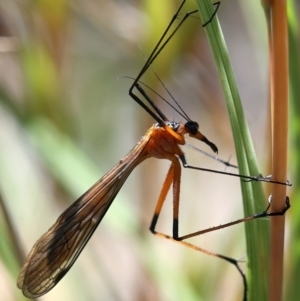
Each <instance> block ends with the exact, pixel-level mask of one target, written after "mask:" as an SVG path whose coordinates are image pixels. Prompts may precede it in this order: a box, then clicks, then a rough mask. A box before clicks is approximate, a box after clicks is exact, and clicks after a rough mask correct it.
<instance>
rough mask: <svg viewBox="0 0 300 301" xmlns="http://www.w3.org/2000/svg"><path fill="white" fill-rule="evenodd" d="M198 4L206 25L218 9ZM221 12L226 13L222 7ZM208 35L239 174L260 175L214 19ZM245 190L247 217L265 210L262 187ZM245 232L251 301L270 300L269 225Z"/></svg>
mask: <svg viewBox="0 0 300 301" xmlns="http://www.w3.org/2000/svg"><path fill="white" fill-rule="evenodd" d="M196 2H197V4H198V8H199V13H200V17H201V20H202V22H203V23H204V22H205V21H206V20H209V18H210V16H211V15H212V13H213V9H214V8H213V6H212V3H211V2H210V1H208V0H202V1H199V0H198V1H196ZM220 9H222V4H221V6H220ZM205 31H206V34H207V38H208V40H209V43H210V46H211V50H212V53H213V56H214V59H215V63H216V67H217V69H218V72H219V76H220V80H221V84H222V88H223V91H224V95H225V99H226V105H227V110H228V114H229V118H230V122H231V128H232V133H233V138H234V143H235V149H236V156H237V161H238V165H239V171H240V173H241V174H245V175H249V174H250V175H258V174H259V173H260V172H259V168H258V164H257V161H256V156H255V152H254V147H253V143H252V140H251V135H250V133H249V129H248V126H247V122H246V119H245V115H244V111H243V107H242V103H241V99H240V95H239V91H238V88H237V84H236V80H235V77H234V73H233V69H232V66H231V63H230V59H229V54H228V50H227V47H226V44H225V40H224V36H223V34H222V31H221V27H220V24H219V22H218V20H217V18H214V20H213V21H212V22H211V23H210V24H209V25H208V26H206V27H205ZM241 190H242V197H243V206H244V214H245V216H249V215H252V214H255V213H258V212H261V211H263V210H264V209H265V206H266V201H265V196H264V194H263V190H262V186H261V184H260V183H249V182H248V183H245V182H242V181H241ZM245 232H246V243H247V263H248V271H247V279H248V286H249V292H248V300H256V301H258V300H267V289H268V271H269V261H268V257H269V246H268V241H269V240H268V238H269V223H268V222H266V221H265V220H260V221H259V220H257V221H252V222H249V223H246V224H245Z"/></svg>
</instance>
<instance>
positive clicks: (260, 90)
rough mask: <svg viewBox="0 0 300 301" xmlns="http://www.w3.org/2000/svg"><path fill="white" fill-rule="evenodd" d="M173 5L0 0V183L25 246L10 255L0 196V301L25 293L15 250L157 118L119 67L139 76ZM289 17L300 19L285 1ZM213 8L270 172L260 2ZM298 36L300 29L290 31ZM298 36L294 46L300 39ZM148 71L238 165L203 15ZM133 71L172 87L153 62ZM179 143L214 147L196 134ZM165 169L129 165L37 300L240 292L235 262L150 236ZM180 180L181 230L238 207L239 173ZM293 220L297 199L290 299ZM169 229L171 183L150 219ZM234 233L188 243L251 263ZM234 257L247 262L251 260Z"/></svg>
mask: <svg viewBox="0 0 300 301" xmlns="http://www.w3.org/2000/svg"><path fill="white" fill-rule="evenodd" d="M180 2H181V1H174V0H164V1H156V0H126V1H125V0H86V1H68V0H61V1H55V2H54V1H51V0H39V1H29V0H27V1H22V2H20V1H14V0H13V1H11V0H2V1H1V2H0V189H1V195H2V198H3V204H4V206H5V209H6V217H8V220H9V221H10V222H11V223H12V225H13V228H14V230H15V233H16V238H17V240H18V242H19V244H20V246H21V249H22V250H21V254H20V255H18V254H17V252H16V249H15V247H14V244H13V239H14V235H12V234H11V233H10V232H9V231H8V228H9V227H8V220H7V219H5V210H4V209H3V206H2V210H1V212H0V234H1V237H0V243H1V244H0V291H1V296H2V297H1V299H2V300H5V301H11V300H12V301H14V300H25V299H26V298H25V297H23V295H22V293H21V291H20V290H18V289H17V287H16V279H17V275H18V272H19V269H20V257H22V256H23V260H24V259H25V256H26V255H27V254H28V252H29V251H30V249H31V247H32V246H33V244H34V243H35V241H36V240H37V239H38V238H39V237H40V236H41V235H42V234H43V233H44V232H45V231H47V229H48V228H49V227H50V226H51V225H52V224H53V223H54V222H55V220H56V218H57V217H58V216H59V214H60V213H61V212H62V211H63V210H64V209H65V208H67V207H68V206H69V205H70V204H71V203H72V202H73V201H74V200H75V199H77V198H78V197H79V196H80V195H81V194H82V193H84V192H85V191H86V190H87V189H88V188H89V187H90V186H91V185H92V184H94V182H96V181H97V180H98V179H99V178H100V177H102V176H103V175H104V174H105V173H106V172H107V171H108V170H109V169H110V168H112V167H113V166H114V164H116V163H117V162H118V161H119V159H120V158H122V157H123V156H125V155H126V154H127V153H128V152H129V150H130V149H131V148H132V147H133V146H134V145H135V144H136V143H137V141H138V140H139V139H140V138H141V137H142V135H143V134H144V133H145V132H146V130H147V129H148V128H149V127H150V126H151V125H152V124H153V122H154V121H153V119H152V118H151V117H149V116H148V115H147V113H146V112H144V110H143V109H141V108H140V107H139V106H138V105H137V104H136V103H135V102H134V101H133V100H132V99H131V98H130V97H129V95H128V89H129V87H130V85H131V83H132V80H131V79H128V78H124V76H129V77H136V76H137V74H138V72H139V71H140V69H141V68H142V66H143V64H144V60H145V58H147V56H148V55H149V54H150V53H151V49H152V48H153V47H154V46H155V44H156V42H157V41H158V39H159V37H160V35H161V34H162V32H163V31H164V29H165V28H166V26H167V25H168V23H169V22H170V20H171V18H172V16H173V14H174V13H175V11H176V9H177V7H178V5H179V3H180ZM291 3H293V2H291ZM290 7H292V6H290ZM193 9H195V3H194V2H193V1H192V0H188V1H187V3H186V6H185V8H184V10H183V12H187V11H190V10H193ZM293 9H297V7H294V8H293ZM298 12H299V7H298ZM290 13H291V12H290ZM293 13H295V14H296V15H297V13H296V11H294V10H293ZM298 15H299V14H298ZM218 17H219V20H220V23H221V26H222V30H223V32H224V36H225V39H226V43H227V46H228V48H229V53H230V55H231V58H232V64H233V68H234V71H235V75H236V78H237V83H238V86H239V89H240V94H241V98H242V100H243V104H244V110H245V114H246V116H247V120H248V122H249V127H250V131H251V134H252V137H253V141H254V145H255V149H256V151H257V157H258V160H259V164H260V166H261V172H262V173H263V174H268V172H270V167H269V164H270V161H269V158H270V149H269V145H270V131H269V128H268V122H269V103H268V44H267V32H266V24H265V19H264V12H263V10H262V8H261V5H260V1H259V0H255V1H254V0H253V1H242V0H226V1H222V4H221V7H220V9H219V11H218ZM296 26H297V24H296ZM296 37H298V39H299V33H298V36H297V32H296ZM298 39H296V40H295V45H294V48H293V49H299V42H297V41H298ZM297 43H298V44H297ZM292 59H293V61H292ZM291 62H292V65H293V67H294V69H295V73H296V74H294V75H293V76H294V77H293V78H294V79H295V78H296V77H297V75H299V73H298V74H297V72H299V68H298V69H297V66H299V65H297V64H299V61H298V52H297V51H296V52H295V53H294V54H293V56H292V57H291ZM153 68H154V70H155V71H156V73H157V74H158V75H159V77H160V79H161V80H162V81H163V83H164V84H165V85H166V87H167V88H168V90H169V91H170V92H171V94H172V95H173V97H175V98H176V100H178V101H179V103H180V105H181V106H182V107H183V108H184V110H185V112H186V113H187V114H188V115H189V117H190V118H191V119H192V120H196V121H198V122H199V124H200V128H201V131H202V132H203V133H204V134H205V135H206V136H207V137H208V138H209V139H210V140H211V141H213V142H214V143H215V144H216V145H217V146H218V148H219V157H220V158H222V159H224V160H229V159H230V162H231V163H233V164H234V163H236V162H235V152H234V146H233V140H232V135H231V131H230V126H229V121H228V116H227V113H226V109H225V103H224V99H223V95H222V90H221V86H220V82H219V78H218V74H217V72H216V69H215V66H214V61H213V57H212V55H211V53H210V49H209V45H208V43H207V40H206V38H205V34H204V31H203V29H202V28H201V21H200V20H199V19H197V18H190V19H189V20H188V21H187V22H186V23H185V24H184V26H183V27H182V28H181V29H180V31H179V32H178V33H177V34H176V36H175V38H174V39H173V40H172V42H170V44H168V46H167V47H166V49H165V50H164V51H163V53H162V54H161V55H160V56H159V57H158V59H157V61H156V62H155V63H154V64H153ZM122 77H123V78H122ZM298 78H299V77H298ZM142 81H143V82H144V83H146V84H147V85H149V86H150V87H151V88H152V89H154V90H155V91H157V92H158V93H160V94H161V95H163V96H167V93H166V91H165V90H164V88H163V87H162V85H161V84H160V83H159V81H158V80H157V78H156V77H155V76H154V74H153V72H152V71H151V70H149V71H148V72H147V74H145V76H144V77H143V78H142ZM292 91H293V93H292V96H293V99H297V97H296V96H297V94H296V92H297V91H294V90H292ZM298 95H299V94H298ZM155 101H156V103H157V104H158V105H159V107H160V108H161V109H162V110H163V111H164V112H165V114H166V115H167V116H168V117H169V119H171V120H173V119H174V120H179V121H183V120H182V118H181V117H179V116H178V114H177V113H176V112H174V110H173V109H172V108H170V107H169V106H168V105H166V104H165V103H164V102H163V101H162V100H161V99H159V98H157V97H156V98H155ZM293 105H294V106H293V109H292V112H291V139H290V140H291V158H292V160H293V168H292V170H291V173H290V180H291V181H292V182H293V183H294V187H293V189H289V193H290V195H294V196H295V197H294V198H292V206H293V205H294V202H295V203H296V200H297V193H298V192H297V189H296V188H297V179H298V177H297V170H298V169H297V166H298V165H297V164H298V157H297V151H296V150H297V141H298V140H297V139H299V138H297V137H298V136H297V130H298V127H297V125H296V124H297V122H296V121H297V118H295V116H296V117H297V114H296V113H297V112H298V110H297V103H296V102H295V103H294V104H293ZM188 142H189V143H191V144H193V145H194V146H196V147H199V148H200V147H201V148H202V149H203V150H205V151H208V152H210V149H208V147H207V146H206V145H203V144H201V142H198V141H192V140H191V139H188ZM184 151H185V152H186V154H187V159H188V162H189V163H190V164H192V165H197V166H202V167H206V168H212V169H218V170H225V167H224V166H223V165H221V164H220V163H218V162H216V161H214V160H212V159H210V158H208V157H206V156H204V155H203V154H201V153H199V152H196V151H194V150H192V149H190V148H188V147H184ZM169 165H170V163H169V162H167V161H162V160H156V159H149V160H148V161H146V162H144V163H143V164H142V165H141V166H138V167H137V168H136V169H135V170H134V172H133V173H132V175H131V176H130V177H129V179H128V180H127V181H126V183H125V185H124V187H123V188H122V190H121V191H120V193H119V194H118V196H117V197H116V199H115V201H114V203H113V205H112V207H111V208H110V209H109V211H108V213H107V214H106V216H105V218H104V220H103V221H102V223H101V225H100V226H99V228H98V229H97V231H96V232H95V233H94V235H93V237H92V239H91V240H90V242H89V243H88V245H87V246H86V248H85V250H84V251H83V253H82V254H81V256H80V257H79V259H78V260H77V262H76V264H75V265H74V266H73V268H72V269H71V270H70V271H69V272H68V274H67V276H65V278H64V279H63V280H62V281H61V282H60V283H59V284H58V285H57V286H56V287H55V288H54V289H53V290H52V291H51V292H49V293H48V294H47V295H45V296H43V297H41V298H40V300H43V301H44V300H45V301H47V300H56V301H60V300H72V301H77V300H106V301H108V300H120V301H127V300H128V301H134V300H138V301H141V300H145V301H146V300H157V301H158V300H164V301H166V300H170V301H176V300H224V301H225V300H231V301H232V300H240V299H241V296H242V283H241V279H240V277H239V275H238V273H237V272H236V270H235V269H234V268H233V267H232V266H230V265H229V264H227V263H225V262H222V261H221V260H218V259H216V258H213V257H209V256H207V255H203V254H199V253H197V252H195V251H193V250H190V249H186V248H184V247H182V246H180V245H177V244H175V243H172V242H170V241H167V240H163V239H161V238H158V237H155V236H153V235H151V233H150V232H149V230H148V227H149V224H150V221H151V218H152V214H153V210H154V207H155V202H156V200H157V198H158V195H159V192H160V188H161V186H162V183H163V180H164V176H165V175H166V173H167V170H168V166H169ZM226 170H227V171H232V172H236V171H235V170H233V169H231V170H229V169H226ZM181 184H182V191H181V207H180V227H181V229H180V233H182V234H185V233H189V232H192V231H196V230H199V229H203V228H207V227H211V226H214V225H218V224H221V223H225V222H228V221H231V220H234V219H237V218H240V217H242V214H243V213H242V212H243V211H242V202H241V194H240V189H239V181H238V180H237V179H234V178H230V177H225V176H220V175H216V174H208V173H204V172H199V171H191V170H184V171H183V176H182V180H181ZM265 187H266V196H267V194H268V187H267V186H265ZM295 207H296V205H295ZM293 210H294V211H293ZM291 216H292V218H293V219H291ZM297 220H299V219H297V208H296V209H293V208H292V209H291V212H288V213H287V236H286V250H287V252H286V263H287V264H286V277H285V294H287V295H288V294H290V295H289V296H290V297H289V300H292V299H291V298H292V297H295V300H296V298H297V296H296V292H295V293H294V292H293V293H290V292H291V291H293V287H296V286H295V284H296V282H295V279H294V278H295V275H296V274H295V273H296V272H297V267H298V261H299V255H298V253H299V252H298V251H297V250H298V249H299V247H298V245H297V244H295V242H296V238H295V236H294V233H296V232H297V231H298V230H295V229H297V228H293V223H295V224H296V225H297V224H298V223H297ZM266 222H268V221H267V220H266ZM291 225H292V226H291ZM171 227H172V194H171V193H170V194H169V196H168V199H167V201H166V204H165V207H164V209H163V213H162V216H161V219H160V221H159V223H158V229H159V230H161V231H163V232H165V233H168V234H170V233H171ZM291 227H292V230H290V229H291ZM243 235H244V233H243V225H240V226H235V227H231V228H229V229H226V230H221V231H218V232H216V233H212V234H207V235H204V236H201V237H198V238H195V239H192V240H191V242H193V243H195V244H196V245H199V246H202V247H205V248H207V249H209V250H213V251H215V252H218V253H221V254H224V255H227V256H232V257H234V258H243V259H245V260H246V257H245V250H246V248H245V240H244V236H243ZM293 244H295V245H293ZM242 266H243V268H244V269H245V270H246V263H245V264H242ZM295 271H296V272H295Z"/></svg>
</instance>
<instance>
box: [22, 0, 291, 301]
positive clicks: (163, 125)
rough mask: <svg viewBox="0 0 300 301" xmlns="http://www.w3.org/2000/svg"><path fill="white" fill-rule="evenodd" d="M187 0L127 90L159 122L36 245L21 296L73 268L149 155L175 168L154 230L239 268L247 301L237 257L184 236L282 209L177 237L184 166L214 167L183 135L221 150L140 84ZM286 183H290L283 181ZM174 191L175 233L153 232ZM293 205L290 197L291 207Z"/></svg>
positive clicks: (37, 292) (36, 292)
mask: <svg viewBox="0 0 300 301" xmlns="http://www.w3.org/2000/svg"><path fill="white" fill-rule="evenodd" d="M184 2H185V1H183V2H182V4H181V6H180V7H179V9H178V11H177V12H176V14H175V15H174V17H173V19H172V21H171V23H170V24H169V26H168V28H167V30H166V31H165V32H164V34H163V36H162V38H161V39H160V40H159V42H158V44H157V45H156V47H155V48H154V50H153V52H152V53H151V55H150V57H149V59H148V60H147V61H146V63H145V65H144V67H143V68H142V70H141V72H140V73H139V75H138V77H137V78H136V79H135V80H134V82H133V84H132V86H131V88H130V90H129V94H130V96H131V97H132V98H133V99H134V100H135V101H136V102H137V103H138V104H139V105H141V106H142V107H143V108H144V109H145V110H146V111H147V112H148V113H149V114H150V115H151V116H152V117H153V118H154V119H155V120H156V121H157V123H156V124H154V125H153V126H151V127H150V129H149V130H148V131H147V132H146V134H145V135H144V136H143V137H142V138H141V140H140V141H139V142H138V143H137V145H136V146H135V147H134V148H133V149H132V150H131V151H130V152H129V154H128V155H127V156H125V157H124V158H123V159H121V160H120V161H119V163H118V164H117V165H116V166H115V167H114V168H113V169H111V170H110V171H109V172H108V173H107V174H106V175H104V176H103V177H102V178H101V179H100V180H99V181H98V182H97V183H96V184H94V186H92V187H91V188H90V189H89V190H88V191H87V192H86V193H84V194H83V195H82V196H81V197H80V198H79V199H78V200H77V201H75V202H74V203H73V204H72V205H71V206H70V207H69V208H67V209H66V210H65V211H64V212H63V213H62V214H61V215H60V216H59V217H58V219H57V221H56V223H55V224H54V225H53V226H52V227H51V228H50V229H49V230H48V231H47V232H46V233H45V234H44V235H43V236H42V237H41V238H40V239H39V240H38V241H37V242H36V243H35V245H34V246H33V248H32V250H31V252H30V253H29V255H28V257H27V259H26V261H25V263H24V266H23V267H22V269H21V272H20V274H19V277H18V281H17V285H18V287H19V288H20V289H22V291H23V294H24V295H25V296H26V297H29V298H36V297H39V296H42V295H44V294H45V293H47V292H48V291H50V290H51V289H52V288H53V287H54V286H55V285H56V284H57V283H58V282H59V281H60V280H61V279H62V278H63V277H64V276H65V275H66V273H67V272H68V271H69V269H70V268H71V267H72V265H73V264H74V262H75V261H76V259H77V258H78V256H79V255H80V253H81V251H82V250H83V248H84V247H85V245H86V244H87V242H88V241H89V239H90V238H91V236H92V234H93V233H94V231H95V230H96V228H97V226H98V225H99V223H100V222H101V220H102V218H103V217H104V215H105V213H106V211H107V210H108V209H109V206H110V205H111V203H112V201H113V200H114V199H115V197H116V196H117V194H118V192H119V190H120V189H121V187H122V185H123V184H124V182H125V181H126V179H127V177H128V176H129V175H130V173H131V172H132V171H133V169H134V168H135V167H136V166H137V165H139V164H140V163H142V162H143V161H144V160H146V159H148V158H158V159H167V160H169V161H171V166H170V168H169V171H168V173H167V176H166V179H165V181H164V184H163V187H162V189H161V193H160V196H159V199H158V202H157V205H156V209H155V212H154V215H153V218H152V222H151V225H150V230H151V231H152V232H153V233H154V234H156V235H158V236H162V237H164V238H168V239H171V240H175V241H177V242H179V243H181V244H183V245H185V246H188V247H191V248H193V249H196V250H199V251H201V252H204V253H206V254H209V255H213V256H216V257H219V258H222V259H224V260H226V261H228V262H230V263H232V264H234V265H235V266H236V268H237V269H238V271H239V273H240V274H241V276H242V278H243V283H244V300H246V293H247V283H246V279H245V276H244V274H243V272H242V271H241V269H240V267H239V265H238V261H237V260H234V259H232V258H229V257H226V256H223V255H219V254H216V253H212V252H209V251H207V250H204V249H202V248H199V247H197V246H194V245H192V244H189V243H187V242H185V241H183V240H184V239H186V238H190V237H193V236H197V235H199V234H202V233H206V232H210V231H214V230H217V229H219V228H222V227H228V226H230V225H233V224H237V223H240V222H243V221H248V220H251V219H255V218H259V217H263V216H269V215H279V214H283V213H284V212H285V211H284V212H281V213H268V212H267V210H268V208H267V209H266V210H265V211H264V212H262V213H260V214H256V215H254V216H251V217H247V218H244V219H241V220H237V221H235V222H231V223H227V224H224V225H222V226H218V227H213V228H210V229H206V230H202V231H198V232H194V233H191V234H188V235H185V236H181V237H180V236H179V229H178V224H179V223H178V216H179V196H180V178H181V165H180V162H181V163H182V164H183V166H184V167H185V168H191V169H197V170H205V171H212V170H208V169H203V168H200V167H194V166H190V165H188V164H187V161H186V158H185V156H184V153H183V151H182V150H181V148H180V146H181V145H184V144H185V136H186V135H188V136H190V137H192V138H194V139H197V140H200V141H202V142H204V143H205V144H207V145H208V146H209V147H210V148H211V149H212V151H213V152H215V153H217V152H218V148H217V147H216V145H215V144H214V143H212V142H211V141H209V140H208V139H207V138H206V137H205V136H204V135H203V134H202V133H201V132H200V131H199V125H198V123H197V122H195V121H192V120H191V119H190V118H189V117H188V116H187V114H186V113H185V112H184V111H183V110H182V108H181V107H180V106H179V104H178V103H177V102H176V101H175V100H174V99H173V100H174V101H175V104H176V106H177V108H175V107H174V106H172V105H171V106H172V107H173V108H174V109H175V110H176V111H177V112H178V113H179V114H180V115H181V116H182V117H183V118H184V119H185V120H186V122H185V123H177V122H170V121H169V119H168V118H167V117H166V116H165V115H164V114H163V113H162V112H161V111H160V109H159V108H158V107H157V106H156V105H155V104H154V102H153V101H152V100H151V99H150V98H149V96H148V95H147V94H146V92H145V91H144V90H143V89H142V87H141V85H140V82H139V80H140V78H141V76H142V75H143V74H144V73H145V72H146V70H147V69H148V68H149V67H150V66H151V64H152V62H153V61H154V60H155V58H156V57H157V55H158V54H159V53H160V51H161V50H162V49H163V48H164V46H165V45H166V44H167V42H168V41H169V40H170V39H171V38H172V36H173V35H174V33H175V32H176V31H177V30H178V28H179V27H180V26H181V24H182V23H183V22H184V21H185V20H186V19H187V17H188V16H189V15H190V14H193V13H195V11H193V12H191V13H188V14H187V15H185V16H184V18H183V19H182V20H181V22H180V24H179V25H178V26H177V27H176V28H175V30H174V31H173V32H172V33H171V34H170V35H169V37H168V38H167V39H166V40H164V39H165V36H166V34H167V32H168V31H169V29H170V27H171V25H172V24H173V22H174V21H175V20H176V19H177V18H178V15H179V12H180V10H181V8H182V6H183V4H184ZM216 4H217V8H216V10H215V12H214V14H213V15H212V18H211V19H210V20H209V21H208V22H206V23H205V25H207V24H209V23H210V22H211V20H212V19H213V17H214V16H215V14H216V11H217V9H218V7H219V4H220V3H219V2H218V3H216ZM134 88H136V89H137V90H138V91H139V92H140V93H141V95H143V96H144V98H145V100H146V101H147V102H148V104H149V106H150V107H149V106H147V105H146V104H145V103H144V102H143V101H141V100H140V98H139V97H138V96H137V95H136V94H134V93H133V89H134ZM214 172H217V173H223V174H229V175H232V176H238V177H242V178H244V179H248V180H251V181H267V182H272V183H279V182H276V181H273V180H271V179H269V178H262V177H255V176H243V175H238V174H232V173H226V172H220V171H214ZM279 184H283V185H286V183H279ZM171 185H172V189H173V204H174V205H173V206H174V210H173V233H172V236H168V235H166V234H163V233H159V232H157V231H156V230H155V227H156V223H157V220H158V217H159V214H160V211H161V208H162V205H163V203H164V200H165V198H166V195H167V193H168V191H169V189H170V188H171ZM288 206H289V203H288V199H287V206H286V208H285V210H287V208H288Z"/></svg>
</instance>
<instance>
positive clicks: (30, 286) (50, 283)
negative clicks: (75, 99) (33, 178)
mask: <svg viewBox="0 0 300 301" xmlns="http://www.w3.org/2000/svg"><path fill="white" fill-rule="evenodd" d="M149 140H150V135H146V136H145V137H143V139H142V140H141V141H140V142H139V143H138V144H137V145H136V146H135V148H134V149H132V151H131V152H130V153H129V154H128V155H127V156H126V157H125V158H123V159H122V160H121V161H120V163H119V164H118V165H116V166H115V167H114V168H113V169H112V170H111V171H109V172H108V173H107V174H106V175H105V176H104V177H103V178H102V179H100V180H99V181H98V182H97V183H96V184H95V185H94V186H92V187H91V188H90V189H89V190H88V191H87V192H86V193H85V194H84V195H82V196H81V197H80V198H79V199H78V200H77V201H75V202H74V203H73V204H72V205H71V206H70V207H69V208H68V209H67V210H66V211H65V212H63V213H62V214H61V215H60V217H59V218H58V219H57V221H56V223H55V224H54V225H53V226H52V227H51V228H50V229H49V230H48V232H47V233H45V234H44V235H43V236H42V237H41V238H40V239H39V240H38V241H37V242H36V243H35V245H34V246H33V248H32V250H31V252H30V254H29V255H28V257H27V260H26V262H25V264H24V266H23V268H22V270H21V272H20V274H19V277H18V282H17V285H18V287H19V288H20V289H22V291H23V294H24V295H25V296H26V297H30V298H35V297H39V296H41V295H43V294H45V293H47V292H48V291H49V290H51V289H52V288H53V287H54V286H55V285H56V284H57V283H58V282H59V281H60V280H61V279H62V278H63V277H64V275H65V274H66V273H67V272H68V271H69V269H70V268H71V267H72V265H73V264H74V262H75V260H76V259H77V257H78V256H79V255H80V253H81V251H82V250H83V248H84V247H85V245H86V244H87V242H88V240H89V239H90V237H91V236H92V234H93V233H94V231H95V230H96V228H97V226H98V225H99V223H100V222H101V220H102V218H103V216H104V215H105V213H106V211H107V210H108V208H109V206H110V205H111V203H112V201H113V200H114V198H115V197H116V195H117V193H118V192H119V190H120V188H121V187H122V185H123V184H124V182H125V180H126V179H127V177H128V176H129V174H130V173H131V171H132V170H133V169H134V167H135V166H136V165H138V164H139V163H140V162H142V161H143V160H144V159H146V158H147V157H148V155H147V153H146V152H143V150H144V149H145V146H146V145H147V143H148V142H149Z"/></svg>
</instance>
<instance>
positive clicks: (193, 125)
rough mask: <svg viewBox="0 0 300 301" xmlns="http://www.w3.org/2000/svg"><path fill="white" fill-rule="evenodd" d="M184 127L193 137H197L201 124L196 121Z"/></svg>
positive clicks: (189, 122)
mask: <svg viewBox="0 0 300 301" xmlns="http://www.w3.org/2000/svg"><path fill="white" fill-rule="evenodd" d="M184 127H185V129H186V131H187V132H189V133H190V134H192V135H196V134H197V132H198V130H199V124H198V123H197V122H195V121H188V122H187V123H186V124H185V125H184Z"/></svg>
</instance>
